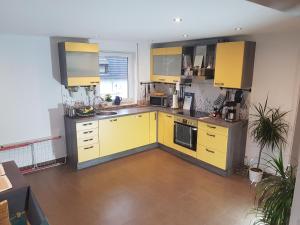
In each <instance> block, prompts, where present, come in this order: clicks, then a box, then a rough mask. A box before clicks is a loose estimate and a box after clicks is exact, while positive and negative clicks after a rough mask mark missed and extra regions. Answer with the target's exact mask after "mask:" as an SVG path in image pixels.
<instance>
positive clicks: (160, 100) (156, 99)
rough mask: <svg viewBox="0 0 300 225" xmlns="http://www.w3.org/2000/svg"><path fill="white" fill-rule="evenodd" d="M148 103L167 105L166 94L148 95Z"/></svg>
mask: <svg viewBox="0 0 300 225" xmlns="http://www.w3.org/2000/svg"><path fill="white" fill-rule="evenodd" d="M150 105H152V106H160V107H167V106H168V101H167V96H165V95H164V96H154V95H150Z"/></svg>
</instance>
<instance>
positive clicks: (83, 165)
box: [77, 143, 159, 170]
mask: <svg viewBox="0 0 300 225" xmlns="http://www.w3.org/2000/svg"><path fill="white" fill-rule="evenodd" d="M158 146H159V145H158V143H153V144H150V145H145V146H142V147H139V148H134V149H130V150H127V151H124V152H120V153H116V154H113V155H108V156H104V157H101V158H98V159H93V160H90V161H87V162H82V163H78V164H77V169H78V170H81V169H85V168H88V167H91V166H96V165H98V164H101V163H105V162H108V161H112V160H115V159H119V158H122V157H126V156H129V155H133V154H136V153H139V152H143V151H147V150H151V149H154V148H157V147H158Z"/></svg>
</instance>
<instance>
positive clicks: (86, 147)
mask: <svg viewBox="0 0 300 225" xmlns="http://www.w3.org/2000/svg"><path fill="white" fill-rule="evenodd" d="M93 147H94V146H91V147H86V148H83V149H85V150H86V149H91V148H93Z"/></svg>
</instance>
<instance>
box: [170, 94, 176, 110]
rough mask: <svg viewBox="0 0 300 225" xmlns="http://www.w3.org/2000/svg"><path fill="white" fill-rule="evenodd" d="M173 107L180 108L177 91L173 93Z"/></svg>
mask: <svg viewBox="0 0 300 225" xmlns="http://www.w3.org/2000/svg"><path fill="white" fill-rule="evenodd" d="M171 108H172V109H178V95H177V91H176V92H175V93H174V94H173V99H172V107H171Z"/></svg>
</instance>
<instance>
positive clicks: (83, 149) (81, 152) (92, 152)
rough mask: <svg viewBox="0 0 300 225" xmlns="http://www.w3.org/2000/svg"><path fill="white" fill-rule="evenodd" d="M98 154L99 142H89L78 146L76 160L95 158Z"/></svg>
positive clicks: (82, 160) (83, 160)
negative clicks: (89, 143)
mask: <svg viewBox="0 0 300 225" xmlns="http://www.w3.org/2000/svg"><path fill="white" fill-rule="evenodd" d="M99 156H100V152H99V144H98V143H96V144H91V145H86V146H80V147H78V162H85V161H88V160H92V159H96V158H98V157H99Z"/></svg>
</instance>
